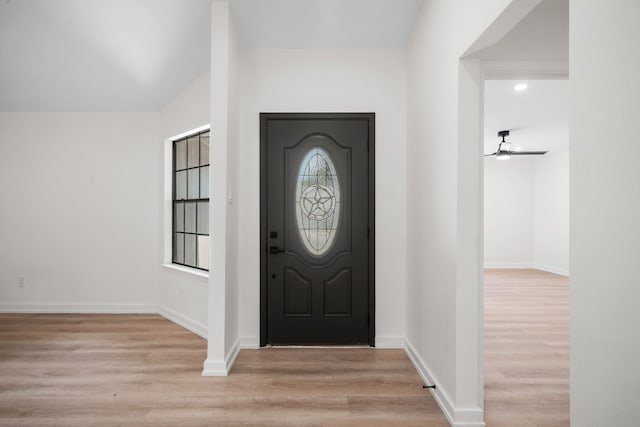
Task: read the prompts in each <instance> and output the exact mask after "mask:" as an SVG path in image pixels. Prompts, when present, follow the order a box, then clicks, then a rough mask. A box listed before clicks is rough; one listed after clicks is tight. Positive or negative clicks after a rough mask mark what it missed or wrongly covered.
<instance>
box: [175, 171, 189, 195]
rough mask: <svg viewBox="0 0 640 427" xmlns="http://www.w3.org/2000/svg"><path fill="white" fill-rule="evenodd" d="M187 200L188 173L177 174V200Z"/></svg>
mask: <svg viewBox="0 0 640 427" xmlns="http://www.w3.org/2000/svg"><path fill="white" fill-rule="evenodd" d="M186 198H187V171H182V172H176V200H183V199H186Z"/></svg>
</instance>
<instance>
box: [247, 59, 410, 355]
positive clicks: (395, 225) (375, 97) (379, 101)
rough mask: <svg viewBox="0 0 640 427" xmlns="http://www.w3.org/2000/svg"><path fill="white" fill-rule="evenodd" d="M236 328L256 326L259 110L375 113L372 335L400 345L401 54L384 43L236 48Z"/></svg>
mask: <svg viewBox="0 0 640 427" xmlns="http://www.w3.org/2000/svg"><path fill="white" fill-rule="evenodd" d="M240 61H241V62H240V64H241V80H242V85H241V87H242V90H241V98H242V106H241V110H242V116H241V134H240V144H241V145H240V152H239V155H240V158H241V159H242V161H241V165H240V170H239V191H238V193H237V196H238V197H237V200H238V203H239V206H240V210H239V214H238V215H239V223H240V224H241V227H240V238H239V243H240V246H239V250H240V253H241V254H242V266H241V268H240V271H239V280H240V301H242V304H241V306H240V307H239V309H240V335H241V336H243V337H246V339H247V342H252V343H255V344H257V343H258V337H259V331H260V316H259V314H260V307H259V296H260V263H259V260H260V253H259V242H260V241H259V238H260V236H259V233H260V217H259V213H260V205H259V202H260V197H259V196H260V195H259V183H260V173H259V171H260V164H259V147H260V135H259V126H258V125H259V113H261V112H375V113H376V301H377V303H376V342H377V344H378V345H383V346H384V345H396V346H398V345H401V343H402V339H401V337H403V336H404V330H405V325H404V317H403V314H402V313H404V311H405V283H406V274H405V260H406V252H405V250H406V247H405V244H404V242H405V239H406V229H405V215H406V197H407V195H406V192H405V191H404V188H405V185H406V183H405V179H406V176H405V173H404V169H405V162H406V155H405V141H406V133H405V129H406V122H405V117H406V116H405V112H406V55H405V51H404V50H401V49H389V50H358V49H350V50H325V49H318V50H295V49H282V50H278V49H256V50H242V51H241V58H240Z"/></svg>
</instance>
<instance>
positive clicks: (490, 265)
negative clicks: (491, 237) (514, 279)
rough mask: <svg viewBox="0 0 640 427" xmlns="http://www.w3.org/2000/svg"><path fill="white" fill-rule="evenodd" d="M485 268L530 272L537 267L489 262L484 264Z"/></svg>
mask: <svg viewBox="0 0 640 427" xmlns="http://www.w3.org/2000/svg"><path fill="white" fill-rule="evenodd" d="M484 268H504V269H509V268H513V269H523V270H529V269H532V268H536V267H535V266H534V265H533V264H527V263H517V262H514V263H509V262H487V263H485V264H484Z"/></svg>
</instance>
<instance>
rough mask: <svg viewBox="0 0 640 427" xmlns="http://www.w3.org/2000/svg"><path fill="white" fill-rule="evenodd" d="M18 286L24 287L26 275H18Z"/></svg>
mask: <svg viewBox="0 0 640 427" xmlns="http://www.w3.org/2000/svg"><path fill="white" fill-rule="evenodd" d="M18 287H19V288H24V276H22V275H20V276H18Z"/></svg>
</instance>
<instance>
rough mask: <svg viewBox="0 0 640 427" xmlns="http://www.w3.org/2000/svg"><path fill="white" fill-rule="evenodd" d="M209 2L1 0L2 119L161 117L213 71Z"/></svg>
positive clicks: (0, 93)
mask: <svg viewBox="0 0 640 427" xmlns="http://www.w3.org/2000/svg"><path fill="white" fill-rule="evenodd" d="M209 11H210V0H0V111H158V110H159V109H160V108H162V107H163V106H164V105H166V104H167V102H169V101H170V100H171V99H172V98H173V97H175V95H176V94H177V93H179V91H180V90H181V89H183V88H184V87H185V86H186V85H187V84H188V83H189V82H190V81H192V80H193V79H194V78H195V77H196V76H197V75H198V74H199V73H201V72H202V71H203V70H204V69H206V67H207V66H208V64H209V46H210V12H209Z"/></svg>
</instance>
